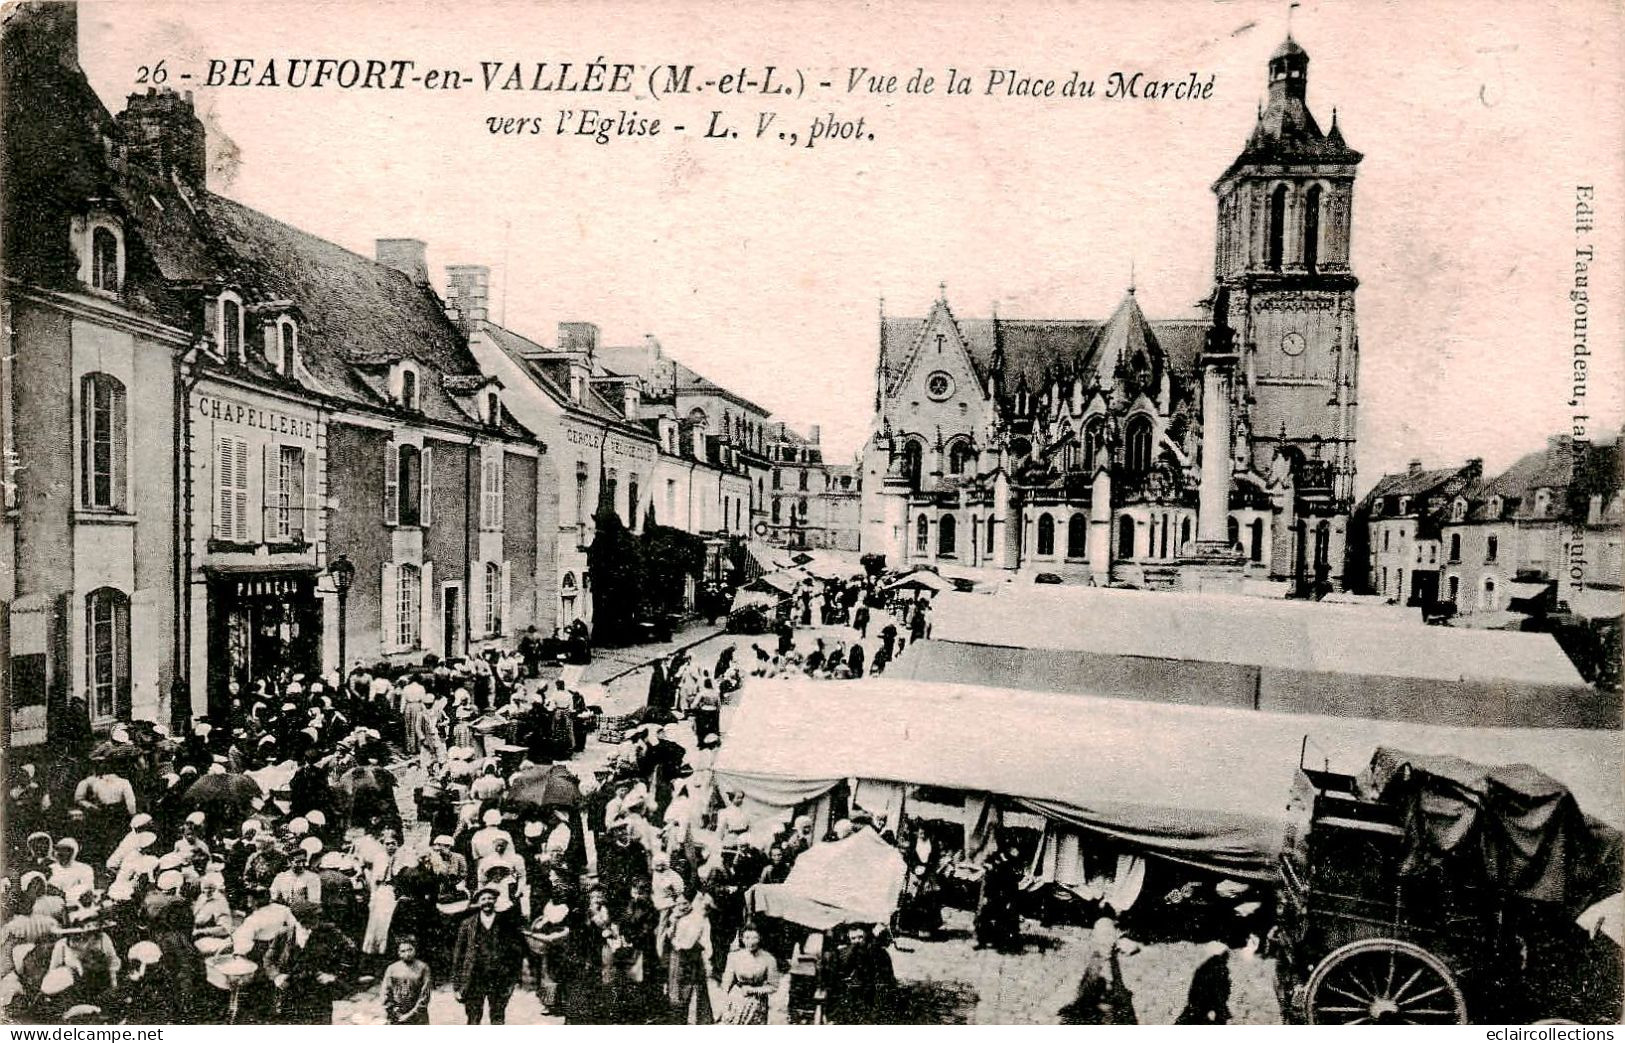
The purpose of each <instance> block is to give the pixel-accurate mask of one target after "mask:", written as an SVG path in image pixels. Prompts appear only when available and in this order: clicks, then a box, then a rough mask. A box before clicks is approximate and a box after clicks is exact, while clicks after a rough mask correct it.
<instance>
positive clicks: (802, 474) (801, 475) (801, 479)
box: [796, 471, 807, 492]
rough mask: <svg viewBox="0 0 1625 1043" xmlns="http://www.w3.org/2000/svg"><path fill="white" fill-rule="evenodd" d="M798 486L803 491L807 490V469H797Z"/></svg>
mask: <svg viewBox="0 0 1625 1043" xmlns="http://www.w3.org/2000/svg"><path fill="white" fill-rule="evenodd" d="M796 487H797V488H798V489H800V490H801V491H802V492H806V491H807V472H806V471H797V472H796Z"/></svg>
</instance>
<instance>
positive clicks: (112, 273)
mask: <svg viewBox="0 0 1625 1043" xmlns="http://www.w3.org/2000/svg"><path fill="white" fill-rule="evenodd" d="M121 252H122V248H121V247H120V245H119V241H118V236H116V235H114V234H113V230H112V229H111V228H108V227H106V226H105V225H98V226H97V227H95V228H93V229H91V232H90V285H91V287H92V288H93V289H97V290H106V291H107V292H108V293H117V292H118V290H119V286H120V285H122V284H123V282H124V279H123V265H122V264H120V258H119V254H120V253H121Z"/></svg>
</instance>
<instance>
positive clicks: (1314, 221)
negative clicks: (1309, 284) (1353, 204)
mask: <svg viewBox="0 0 1625 1043" xmlns="http://www.w3.org/2000/svg"><path fill="white" fill-rule="evenodd" d="M1319 261H1320V186H1319V185H1311V186H1310V188H1309V191H1308V192H1307V193H1305V194H1304V197H1303V266H1304V267H1305V268H1307V269H1309V270H1310V271H1314V270H1315V265H1316V264H1317V263H1319Z"/></svg>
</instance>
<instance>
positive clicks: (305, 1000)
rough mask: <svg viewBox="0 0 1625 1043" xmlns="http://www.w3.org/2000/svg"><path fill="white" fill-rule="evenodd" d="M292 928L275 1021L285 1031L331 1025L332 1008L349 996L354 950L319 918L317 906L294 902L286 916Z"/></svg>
mask: <svg viewBox="0 0 1625 1043" xmlns="http://www.w3.org/2000/svg"><path fill="white" fill-rule="evenodd" d="M288 911H289V912H290V913H292V914H293V918H294V920H295V921H296V922H297V923H298V925H299V926H298V928H297V929H296V930H295V931H294V944H293V945H292V946H291V947H289V950H288V958H287V962H286V964H285V965H284V967H283V971H282V973H281V975H279V976H278V978H277V981H276V984H277V988H278V989H280V990H281V993H282V1002H281V1007H280V1013H279V1020H280V1021H282V1022H285V1023H286V1024H290V1025H331V1024H332V1023H333V1004H334V1003H336V1002H337V1001H338V1000H340V999H342V998H344V996H345V995H347V994H348V993H349V992H351V991H353V990H354V982H353V975H354V973H355V965H356V947H355V943H354V942H352V941H351V940H350V939H349V938H348V937H346V936H345V934H344V932H342V931H340V930H339V929H338V928H337V927H335V926H334V925H333V923H332V922H331V921H330V920H328V919H327V917H326V916H325V915H324V914H323V910H322V906H321V905H320V904H319V903H318V902H312V901H308V900H305V899H302V898H301V899H296V900H295V901H294V903H293V904H292V905H291V906H290V907H289V910H288Z"/></svg>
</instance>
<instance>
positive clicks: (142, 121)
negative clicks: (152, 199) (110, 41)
mask: <svg viewBox="0 0 1625 1043" xmlns="http://www.w3.org/2000/svg"><path fill="white" fill-rule="evenodd" d="M62 6H64V7H68V6H71V5H69V4H63V5H62ZM113 122H114V123H115V124H117V125H118V128H119V132H120V134H121V135H122V136H123V138H124V141H125V146H126V148H127V149H128V155H129V159H130V162H132V163H134V164H136V165H137V166H140V167H144V168H145V169H146V170H148V171H150V172H151V173H154V174H157V175H158V176H160V177H168V176H169V175H170V174H171V173H174V174H176V175H178V176H179V177H180V179H181V180H182V181H184V182H185V183H186V184H188V185H191V186H193V187H196V188H202V187H204V185H206V184H207V181H208V170H209V154H208V153H209V150H208V144H207V142H208V135H207V134H206V133H205V132H204V130H203V121H202V120H200V119H198V118H197V113H196V111H194V110H193V108H192V92H191V91H187V92H186V93H185V94H176V93H175V92H174V91H172V90H170V89H169V88H168V87H165V88H164V89H163V90H159V89H157V88H156V87H148V88H147V93H145V94H132V95H130V97H129V100H128V101H127V102H126V103H125V106H124V111H123V112H121V113H119V114H118V115H117V116H115V117H113Z"/></svg>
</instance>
